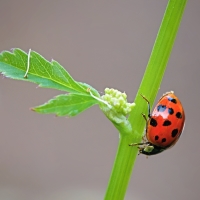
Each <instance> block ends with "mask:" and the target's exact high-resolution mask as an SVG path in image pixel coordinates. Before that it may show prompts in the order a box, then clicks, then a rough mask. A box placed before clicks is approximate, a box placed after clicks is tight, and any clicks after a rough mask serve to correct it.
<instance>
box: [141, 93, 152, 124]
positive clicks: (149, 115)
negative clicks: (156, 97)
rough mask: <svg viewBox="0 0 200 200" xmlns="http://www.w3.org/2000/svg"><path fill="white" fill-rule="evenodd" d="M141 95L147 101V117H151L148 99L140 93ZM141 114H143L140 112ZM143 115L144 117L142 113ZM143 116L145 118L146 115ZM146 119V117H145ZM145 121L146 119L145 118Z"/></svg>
mask: <svg viewBox="0 0 200 200" xmlns="http://www.w3.org/2000/svg"><path fill="white" fill-rule="evenodd" d="M140 95H141V97H142V98H143V99H144V100H145V101H146V102H147V104H148V117H149V118H151V108H150V102H149V100H148V99H147V98H146V97H145V96H143V95H142V94H140ZM142 115H143V114H142ZM143 117H144V115H143ZM145 118H146V116H145ZM145 120H146V119H145ZM146 121H147V120H146Z"/></svg>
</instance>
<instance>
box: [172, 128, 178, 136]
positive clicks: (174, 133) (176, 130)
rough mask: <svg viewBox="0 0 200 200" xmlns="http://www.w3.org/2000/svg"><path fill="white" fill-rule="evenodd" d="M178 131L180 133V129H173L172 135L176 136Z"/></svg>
mask: <svg viewBox="0 0 200 200" xmlns="http://www.w3.org/2000/svg"><path fill="white" fill-rule="evenodd" d="M177 133H178V129H174V130H173V131H172V137H176V135H177Z"/></svg>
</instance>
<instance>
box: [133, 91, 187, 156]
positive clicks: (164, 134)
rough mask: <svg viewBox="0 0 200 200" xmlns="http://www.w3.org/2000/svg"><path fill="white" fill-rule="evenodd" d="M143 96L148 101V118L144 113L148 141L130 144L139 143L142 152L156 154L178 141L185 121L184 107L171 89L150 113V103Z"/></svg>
mask: <svg viewBox="0 0 200 200" xmlns="http://www.w3.org/2000/svg"><path fill="white" fill-rule="evenodd" d="M141 96H142V98H143V99H144V100H146V101H147V103H148V118H147V117H146V116H145V114H142V116H143V117H144V119H145V121H146V141H143V143H136V144H130V146H135V145H139V152H140V153H141V154H145V155H147V156H150V155H156V154H158V153H161V152H163V151H164V150H166V149H168V148H170V147H172V146H173V145H175V144H176V142H177V141H178V139H179V137H180V135H181V133H182V131H183V127H184V123H185V113H184V109H183V106H182V104H181V102H180V100H179V99H178V97H177V96H175V94H174V92H172V91H171V92H167V93H166V94H164V95H163V96H162V97H161V98H160V100H159V101H158V104H157V105H156V107H155V108H154V110H153V113H152V114H150V103H149V101H148V99H147V98H146V97H144V96H143V95H141Z"/></svg>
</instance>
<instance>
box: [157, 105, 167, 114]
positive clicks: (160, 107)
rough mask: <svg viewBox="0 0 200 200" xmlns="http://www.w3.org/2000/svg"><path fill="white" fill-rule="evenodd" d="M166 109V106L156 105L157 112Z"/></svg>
mask: <svg viewBox="0 0 200 200" xmlns="http://www.w3.org/2000/svg"><path fill="white" fill-rule="evenodd" d="M165 110H166V106H164V105H159V106H158V107H157V111H158V112H164V111H165Z"/></svg>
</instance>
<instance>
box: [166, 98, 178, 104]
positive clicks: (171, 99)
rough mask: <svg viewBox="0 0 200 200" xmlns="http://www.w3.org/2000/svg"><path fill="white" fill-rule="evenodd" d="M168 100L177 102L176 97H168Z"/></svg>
mask: <svg viewBox="0 0 200 200" xmlns="http://www.w3.org/2000/svg"><path fill="white" fill-rule="evenodd" d="M168 100H169V101H171V102H172V103H175V104H176V103H177V101H176V99H174V98H171V97H168Z"/></svg>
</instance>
